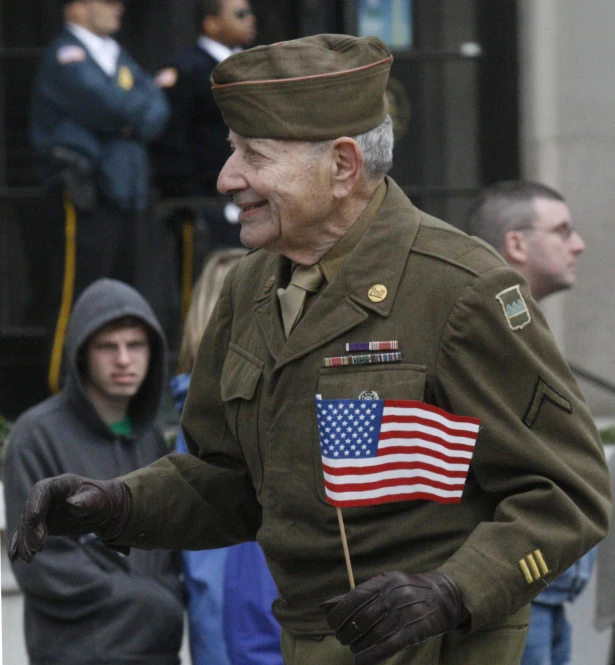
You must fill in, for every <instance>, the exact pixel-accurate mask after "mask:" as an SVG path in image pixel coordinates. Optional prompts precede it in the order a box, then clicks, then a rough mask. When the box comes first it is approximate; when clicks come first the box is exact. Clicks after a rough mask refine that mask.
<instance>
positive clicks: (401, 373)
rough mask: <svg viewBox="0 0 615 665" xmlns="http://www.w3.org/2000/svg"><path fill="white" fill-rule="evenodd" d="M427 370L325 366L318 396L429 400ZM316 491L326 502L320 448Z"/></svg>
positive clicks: (411, 367) (318, 450)
mask: <svg viewBox="0 0 615 665" xmlns="http://www.w3.org/2000/svg"><path fill="white" fill-rule="evenodd" d="M426 372H427V367H426V366H425V365H411V364H403V365H402V364H399V365H398V364H395V365H392V364H383V365H376V366H374V365H369V366H349V367H348V366H347V367H322V368H321V369H320V370H319V377H318V394H319V395H320V396H321V397H322V399H400V400H401V399H404V400H407V399H410V400H417V401H419V402H422V401H423V400H424V398H425V379H426ZM315 450H316V455H315V457H316V459H315V460H314V464H315V470H316V488H317V491H318V495H319V496H320V498H321V499H322V500H323V501H326V497H325V485H324V477H323V472H322V458H321V455H320V446H318V447H316V449H315Z"/></svg>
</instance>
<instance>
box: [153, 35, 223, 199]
mask: <svg viewBox="0 0 615 665" xmlns="http://www.w3.org/2000/svg"><path fill="white" fill-rule="evenodd" d="M217 64H218V61H217V60H216V59H215V58H214V57H213V56H212V55H210V54H209V53H208V52H207V51H206V50H205V49H204V48H201V47H200V46H198V45H195V46H193V47H191V48H187V49H185V50H183V51H180V52H179V53H177V54H176V55H175V56H173V57H172V58H171V59H170V60H169V63H168V66H167V67H166V68H165V69H163V70H162V71H161V72H160V73H159V74H158V81H159V82H160V85H161V87H163V89H164V90H165V92H166V94H167V97H168V100H169V103H170V104H171V108H172V109H173V113H172V116H171V119H170V121H169V123H168V125H167V127H166V129H165V131H164V133H163V135H162V136H161V137H160V138H159V139H158V140H157V141H156V142H155V143H154V145H153V146H152V155H153V161H154V167H155V179H156V185H157V186H158V188H159V189H160V191H161V192H162V194H163V195H165V196H211V195H214V196H215V195H217V194H218V191H217V189H216V180H217V178H218V173H219V172H220V170H221V169H222V167H223V166H224V162H225V161H226V160H227V158H228V156H229V155H230V154H231V151H230V145H229V142H228V127H227V126H226V125H225V124H224V120H223V119H222V113H221V112H220V109H219V108H218V105H217V104H216V102H215V101H214V97H213V94H212V91H211V73H212V71H213V69H214V67H215V66H216V65H217Z"/></svg>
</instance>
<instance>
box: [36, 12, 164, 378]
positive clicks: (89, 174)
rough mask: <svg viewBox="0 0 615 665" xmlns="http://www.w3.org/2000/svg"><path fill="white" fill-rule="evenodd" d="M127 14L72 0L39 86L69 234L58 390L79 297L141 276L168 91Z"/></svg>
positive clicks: (46, 146) (45, 158) (51, 174)
mask: <svg viewBox="0 0 615 665" xmlns="http://www.w3.org/2000/svg"><path fill="white" fill-rule="evenodd" d="M123 13H124V4H123V2H122V0H65V1H64V20H65V26H64V29H63V31H62V32H61V33H60V35H59V36H58V37H57V38H56V39H55V40H54V41H53V43H52V44H51V45H50V46H49V48H48V49H47V51H46V52H45V54H44V55H43V58H42V60H41V63H40V66H39V68H38V72H37V75H36V79H35V83H34V91H33V100H32V108H31V124H30V137H31V141H32V144H33V146H34V149H35V150H36V152H37V154H38V155H39V156H40V157H41V160H42V163H43V166H44V177H45V181H46V183H47V185H48V186H49V188H50V193H51V195H52V197H53V200H54V205H53V206H52V208H53V210H55V211H56V213H57V217H56V219H55V220H54V221H53V222H52V221H50V222H49V226H50V231H51V233H52V234H53V233H54V230H55V231H56V235H57V231H58V230H59V229H64V230H65V238H64V243H63V244H64V247H65V249H64V266H63V267H62V268H59V267H58V266H54V267H53V270H52V274H51V275H50V280H49V282H50V288H51V289H52V290H53V292H54V294H55V293H57V291H59V290H60V289H62V302H61V305H60V310H59V316H58V318H57V328H56V336H55V339H54V346H53V354H52V367H51V370H50V382H51V384H52V389H54V390H55V389H57V387H58V386H57V380H58V373H59V362H60V356H61V349H62V344H63V330H64V329H65V327H66V321H67V318H68V315H69V312H70V308H71V305H72V301H73V299H74V298H76V297H77V296H78V295H79V294H80V293H81V291H83V289H84V288H85V287H86V286H87V285H88V284H90V283H91V282H93V281H94V280H96V279H97V278H99V277H115V278H118V279H121V280H123V281H125V282H128V283H130V284H133V283H134V281H135V274H134V265H135V254H136V240H137V221H138V218H139V215H140V214H141V213H143V211H144V210H145V209H146V207H147V205H148V202H149V192H148V186H149V185H148V183H149V171H148V156H147V148H146V146H147V144H148V143H149V142H151V141H152V140H153V139H154V138H156V137H157V136H158V135H159V134H160V133H161V132H162V130H163V128H164V125H165V123H166V121H167V119H168V117H169V106H168V103H167V101H166V98H165V95H164V93H163V92H162V91H161V90H160V89H159V88H158V87H157V86H156V85H155V84H154V81H153V79H152V77H150V76H149V75H148V74H147V73H146V72H144V71H143V70H142V69H141V67H140V66H139V65H138V64H137V63H136V62H135V61H134V60H133V58H132V57H131V56H130V55H129V53H127V51H126V50H125V49H123V48H122V47H121V46H120V45H119V44H118V43H117V42H116V41H115V40H114V39H113V38H112V35H114V34H115V33H116V32H117V31H118V30H119V29H120V26H121V21H122V16H123ZM60 218H61V219H62V220H63V223H62V222H60ZM52 254H53V252H52ZM51 299H52V301H55V300H57V296H52V298H51Z"/></svg>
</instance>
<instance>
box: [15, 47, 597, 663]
mask: <svg viewBox="0 0 615 665" xmlns="http://www.w3.org/2000/svg"><path fill="white" fill-rule="evenodd" d="M391 62H392V56H391V53H390V51H389V50H388V48H387V47H386V46H385V45H384V44H383V43H382V42H381V41H380V40H379V39H377V38H375V37H365V38H355V37H350V36H346V35H316V36H312V37H306V38H302V39H298V40H291V41H288V42H282V43H278V44H272V45H270V46H263V47H256V48H253V49H249V50H247V51H244V52H242V53H237V54H234V55H233V56H231V57H229V58H228V59H227V60H225V61H224V62H223V63H221V64H220V65H218V66H217V67H216V69H215V70H214V73H213V90H214V95H215V96H216V101H217V103H218V105H219V106H220V108H221V109H222V112H223V115H224V118H225V121H226V123H227V125H228V126H229V128H230V139H231V144H232V147H233V154H232V156H231V157H230V158H229V159H228V161H227V162H226V164H225V165H224V167H223V169H222V171H221V173H220V176H219V179H218V187H219V189H220V191H222V192H223V193H226V194H231V195H232V196H233V199H234V201H235V203H236V204H237V205H238V206H239V208H240V210H241V213H240V223H241V239H242V242H243V243H244V244H245V245H246V246H248V247H251V248H253V250H254V251H251V252H250V253H248V254H247V255H246V257H244V258H243V259H242V260H241V261H240V262H239V264H238V265H237V266H236V268H235V269H234V270H233V271H231V272H230V273H229V275H228V277H227V279H226V282H225V285H224V287H223V290H222V293H221V296H220V298H219V300H218V304H217V306H216V310H215V312H214V314H213V316H212V319H211V320H210V323H209V325H208V328H207V330H206V331H205V333H204V336H203V340H202V342H201V346H200V349H199V353H198V356H197V359H196V363H195V367H194V372H193V374H192V380H191V384H190V390H189V394H188V399H187V402H186V406H185V408H184V412H183V417H182V427H183V430H184V433H185V435H186V441H187V444H188V448H189V450H190V451H191V452H192V453H193V454H192V455H171V456H169V457H167V458H164V459H162V460H160V461H158V462H156V463H155V464H153V465H150V466H149V467H147V468H145V469H141V470H140V471H137V472H136V473H134V474H129V475H127V476H124V477H122V478H119V479H114V480H112V481H107V482H104V483H101V482H98V483H97V486H96V487H94V486H93V485H92V481H88V482H87V488H88V489H87V490H86V491H83V490H82V489H80V484H81V483H82V482H84V481H83V480H82V479H79V478H75V477H72V480H71V483H72V485H71V488H70V489H69V488H67V483H66V482H62V480H57V479H49V480H47V481H44V482H43V483H42V484H39V485H38V487H36V488H35V490H34V491H33V494H32V495H31V498H30V499H29V501H28V503H27V504H26V507H25V512H24V513H23V519H22V523H21V526H20V527H19V529H17V530H16V531H15V532H14V534H13V535H12V537H11V544H10V556H11V557H12V558H16V557H21V558H24V559H26V560H30V559H31V558H32V557H33V556H35V554H36V552H37V551H38V550H39V549H41V548H42V547H43V546H44V541H45V536H46V528H49V525H51V528H53V530H54V532H55V531H60V532H64V531H69V532H70V530H71V529H73V528H75V527H74V525H73V523H72V522H71V520H74V517H73V515H72V513H71V512H70V510H68V509H66V508H64V509H63V508H62V506H65V505H66V504H65V501H66V497H67V496H69V495H72V494H73V493H74V494H75V496H74V497H73V498H72V499H71V503H72V504H73V505H77V506H79V508H80V510H79V511H78V513H79V515H80V516H81V519H87V520H88V523H89V525H90V527H91V528H92V529H93V530H94V531H95V532H97V533H100V534H101V535H102V536H103V538H104V539H105V540H106V542H108V543H109V544H110V545H112V546H114V547H121V546H124V547H127V546H133V547H144V548H149V547H160V546H162V547H170V546H179V547H182V548H188V549H199V548H202V547H218V546H221V545H227V544H229V543H232V542H240V541H243V540H253V539H258V541H259V543H260V544H261V546H262V548H263V551H264V553H265V555H266V558H267V562H268V565H269V567H270V569H271V572H272V574H273V578H274V580H275V582H276V585H277V588H278V591H279V597H278V599H277V600H276V601H275V603H274V612H275V615H276V618H277V619H278V621H279V622H280V623H281V625H282V650H283V656H284V661H285V663H287V665H299V664H301V665H302V664H304V663H310V664H311V665H351V664H352V663H353V662H355V663H356V664H357V665H373V664H375V663H380V662H386V663H387V665H402V664H403V665H434V664H440V665H444V664H445V663H446V665H468V663H472V665H487V664H489V665H490V664H492V663H498V665H517V664H518V663H519V660H520V658H521V654H522V651H523V645H524V641H525V634H526V630H527V624H528V618H529V603H530V601H531V600H532V598H533V597H535V596H536V595H537V594H538V593H539V591H541V590H542V589H543V588H544V586H545V585H546V584H548V583H549V581H550V580H551V579H553V577H554V576H556V575H557V574H559V573H561V572H563V570H565V569H566V568H567V567H568V566H570V564H571V563H572V562H573V561H575V560H576V559H578V558H579V557H580V556H581V555H582V554H583V553H584V552H586V551H587V550H589V549H590V548H591V547H592V546H593V545H594V544H595V543H596V542H597V541H598V540H599V539H600V538H602V537H603V536H604V534H605V533H606V530H607V527H608V521H609V511H610V501H609V498H610V493H609V478H608V471H607V469H606V464H605V460H604V453H603V450H602V445H601V442H600V439H599V436H598V433H597V431H596V428H595V425H594V423H593V420H592V418H591V415H590V413H589V411H588V408H587V406H586V404H585V402H584V400H583V397H582V395H581V393H580V391H579V390H578V387H577V386H576V384H575V381H574V378H573V377H572V375H571V373H570V371H569V369H568V367H567V365H566V363H565V362H564V361H563V359H562V357H561V355H560V354H559V352H558V350H557V348H556V346H555V344H554V342H553V339H552V336H551V334H550V332H549V331H548V329H547V325H546V323H545V320H544V318H543V317H542V316H541V314H540V310H539V309H538V307H537V306H536V303H535V301H534V300H533V299H532V297H531V295H530V293H529V291H528V289H527V285H526V284H525V282H524V281H523V280H522V278H521V277H520V276H519V274H518V273H516V272H515V271H514V270H512V269H511V268H510V267H509V266H508V265H507V264H506V263H505V262H504V261H503V259H502V258H501V257H500V256H499V255H498V254H497V253H495V252H494V251H493V250H491V249H490V248H489V247H488V246H487V245H486V244H485V243H482V242H480V241H478V240H475V239H472V238H470V237H469V236H467V235H465V234H463V233H461V232H460V231H458V230H456V229H454V228H453V227H451V226H450V225H448V224H446V223H445V222H442V221H440V220H437V219H435V218H433V217H430V216H429V215H426V214H425V213H422V212H421V211H419V210H417V209H416V208H415V207H414V206H413V205H412V203H411V202H410V201H409V200H408V199H407V198H406V196H405V195H404V194H403V192H402V191H401V190H400V188H399V187H398V186H397V185H396V184H395V182H394V181H393V180H392V179H390V178H389V177H387V176H386V173H387V171H388V169H389V168H390V167H391V163H392V147H393V132H392V126H391V120H390V117H388V112H387V102H386V95H385V90H386V85H387V80H388V75H389V69H390V66H391ZM364 349H367V350H364ZM330 400H332V401H335V400H351V402H352V406H349V405H348V404H347V403H342V404H340V405H339V408H338V407H336V406H335V404H333V403H332V402H329V401H330ZM322 402H328V403H329V404H330V405H331V408H332V409H333V410H334V411H332V412H331V414H330V418H328V417H327V416H326V414H325V416H324V417H323V420H324V421H325V424H322V425H321V426H320V427H321V432H322V435H323V439H324V440H325V442H326V445H325V443H322V446H321V445H319V443H320V441H319V421H318V418H317V414H318V413H319V412H320V411H321V410H322V409H321V407H322ZM361 405H363V409H362V408H361ZM370 405H371V406H370ZM367 408H369V411H366V413H367V412H369V413H371V412H372V409H374V408H378V409H383V413H384V409H385V408H386V409H388V410H389V411H392V414H391V417H395V418H399V414H398V413H397V411H398V410H401V411H402V413H401V420H398V421H397V423H398V424H397V426H396V427H395V428H394V429H393V430H392V431H391V428H390V426H389V425H388V420H386V421H385V418H384V416H382V419H381V422H382V428H383V429H382V433H383V437H382V445H381V443H376V444H375V443H373V442H372V440H371V438H370V437H372V436H375V435H373V434H372V433H371V432H372V429H376V430H378V428H377V427H376V425H375V424H374V425H372V424H371V423H372V421H374V423H376V422H378V418H379V417H378V416H377V415H376V413H375V412H374V413H373V418H372V417H369V418H367V419H366V418H365V417H364V418H361V415H360V414H361V413H362V411H363V410H364V409H367ZM336 409H337V410H336ZM345 410H348V412H349V416H348V418H346V417H345ZM355 411H356V412H357V415H356V416H355V415H354V412H355ZM350 416H352V418H351V417H350ZM434 418H436V419H440V420H438V421H437V422H439V423H440V425H441V426H442V429H439V426H438V427H434V423H435V422H436V420H434ZM374 419H375V420H374ZM477 419H478V420H479V421H480V430H478V424H477ZM327 423H329V424H327ZM361 423H368V424H361ZM428 423H431V425H428ZM453 423H464V424H465V425H464V427H465V426H467V427H470V423H473V424H472V425H471V426H472V431H474V432H475V433H476V432H477V430H478V439H477V440H476V442H475V446H474V447H473V448H472V447H470V448H467V447H466V445H469V444H468V443H467V442H468V439H467V438H463V437H462V439H460V438H459V435H458V434H455V432H458V430H457V425H455V426H453ZM327 428H328V429H327ZM387 428H388V429H387ZM387 431H388V436H387ZM438 432H440V434H441V436H436V434H437V433H438ZM355 434H356V436H357V437H358V436H359V435H360V436H361V441H363V439H365V438H366V437H367V440H368V441H369V445H368V443H365V445H363V444H361V445H359V446H356V445H354V444H353V443H348V444H347V447H344V446H345V445H346V444H344V443H343V440H344V439H345V438H350V441H351V442H352V441H354V439H355V438H356V437H355ZM464 441H465V443H464ZM353 446H354V447H353ZM371 446H375V447H376V449H377V450H378V455H376V456H375V455H373V454H371V453H369V451H370V449H371V448H370V447H371ZM391 446H392V454H393V457H387V459H389V460H390V463H389V464H387V463H386V462H385V464H384V468H382V469H381V470H380V471H379V472H378V473H379V474H380V475H378V476H377V477H375V476H374V475H372V474H373V473H375V472H372V471H370V467H369V466H366V465H368V464H371V463H372V462H373V461H374V460H376V463H379V462H380V461H381V460H379V459H377V458H379V457H380V451H381V450H382V451H385V448H386V449H387V450H386V451H385V452H387V451H388V452H389V453H391ZM331 447H332V448H333V449H334V453H335V451H338V453H339V456H340V457H339V458H340V459H343V460H353V459H355V458H357V459H359V458H360V463H358V464H355V463H354V462H345V467H342V471H339V469H340V465H339V464H335V463H334V462H330V463H327V465H328V466H327V468H329V467H330V470H327V473H326V474H325V473H324V471H323V465H322V460H321V455H325V453H326V454H329V451H330V448H331ZM364 449H365V450H367V451H368V452H366V453H364V452H363V450H364ZM397 449H399V450H397ZM342 450H343V452H341V451H342ZM396 451H397V452H396ZM413 451H414V452H413ZM472 451H473V452H472ZM458 452H459V453H463V454H464V459H465V460H466V462H465V465H462V464H460V462H459V460H460V458H459V457H457V456H456V455H457V453H458ZM397 454H399V458H397V457H395V455H397ZM369 455H371V456H369ZM453 459H457V460H458V461H457V462H452V460H453ZM468 465H469V473H468V475H467V477H466V476H465V472H463V469H467V468H468ZM366 471H367V472H369V473H366ZM344 480H345V481H346V482H344ZM340 483H341V487H340ZM336 488H337V489H336ZM126 490H128V491H126ZM391 492H392V496H391ZM331 493H333V497H332V496H331ZM337 493H342V499H345V501H346V502H347V503H348V504H349V505H348V506H347V507H346V508H344V509H343V510H342V512H343V514H344V515H343V517H344V523H345V533H346V536H347V539H346V544H347V551H348V554H349V556H348V557H346V559H347V560H345V556H344V547H343V541H342V539H341V538H340V530H339V527H338V519H337V517H338V516H336V510H335V509H334V507H333V506H332V505H330V501H332V500H335V495H336V494H337ZM396 493H401V495H402V496H396ZM357 497H358V498H357ZM359 499H361V500H359ZM372 499H373V503H375V504H377V505H366V504H365V500H370V501H371V500H372ZM73 512H75V511H73ZM46 525H48V526H47V527H46ZM348 560H349V561H350V565H348ZM350 570H352V577H351V575H350ZM352 580H356V582H358V584H357V585H356V588H354V589H352V590H351V591H348V589H349V587H352V586H353V582H352Z"/></svg>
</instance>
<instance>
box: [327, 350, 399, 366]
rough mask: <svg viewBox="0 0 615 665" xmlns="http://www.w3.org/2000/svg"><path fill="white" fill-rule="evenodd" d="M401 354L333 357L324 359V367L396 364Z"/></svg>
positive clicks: (365, 354)
mask: <svg viewBox="0 0 615 665" xmlns="http://www.w3.org/2000/svg"><path fill="white" fill-rule="evenodd" d="M400 360H401V353H399V352H397V353H364V354H360V355H352V356H334V357H333V358H325V359H324V361H325V367H342V366H344V365H374V364H379V363H398V362H399V361H400Z"/></svg>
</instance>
